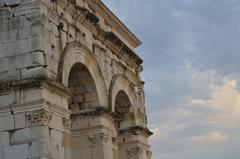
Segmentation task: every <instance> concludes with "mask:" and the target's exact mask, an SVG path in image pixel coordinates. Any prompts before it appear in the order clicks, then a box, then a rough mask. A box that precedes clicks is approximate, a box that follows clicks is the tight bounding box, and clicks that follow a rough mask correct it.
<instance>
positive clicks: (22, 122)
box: [15, 113, 26, 129]
mask: <svg viewBox="0 0 240 159" xmlns="http://www.w3.org/2000/svg"><path fill="white" fill-rule="evenodd" d="M25 127H26V115H25V113H18V114H15V129H22V128H25Z"/></svg>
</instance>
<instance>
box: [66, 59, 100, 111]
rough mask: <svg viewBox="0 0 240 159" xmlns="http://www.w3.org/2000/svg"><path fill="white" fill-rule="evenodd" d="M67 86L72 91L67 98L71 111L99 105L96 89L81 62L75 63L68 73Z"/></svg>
mask: <svg viewBox="0 0 240 159" xmlns="http://www.w3.org/2000/svg"><path fill="white" fill-rule="evenodd" d="M68 87H69V89H70V90H71V91H72V93H73V97H72V98H71V99H70V100H69V109H70V110H72V112H73V113H74V112H79V111H81V110H86V109H92V108H96V107H98V106H99V100H98V94H97V89H96V86H95V83H94V80H93V78H92V76H91V74H90V72H89V71H88V69H87V68H86V67H85V66H84V65H83V64H81V63H75V64H74V65H73V66H72V68H71V70H70V73H69V79H68Z"/></svg>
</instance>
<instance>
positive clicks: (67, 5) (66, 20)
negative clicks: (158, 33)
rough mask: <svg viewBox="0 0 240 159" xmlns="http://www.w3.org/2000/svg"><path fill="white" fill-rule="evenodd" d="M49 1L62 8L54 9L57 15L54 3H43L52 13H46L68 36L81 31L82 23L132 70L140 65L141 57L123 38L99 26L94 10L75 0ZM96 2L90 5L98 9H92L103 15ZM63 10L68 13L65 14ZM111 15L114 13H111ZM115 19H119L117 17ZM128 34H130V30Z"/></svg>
mask: <svg viewBox="0 0 240 159" xmlns="http://www.w3.org/2000/svg"><path fill="white" fill-rule="evenodd" d="M91 1H92V0H91ZM44 2H45V1H44ZM48 3H50V2H48ZM51 3H56V5H58V6H60V7H61V9H62V11H58V10H56V12H57V15H53V14H54V13H56V12H54V7H53V6H54V5H49V4H46V3H45V5H47V6H48V8H49V9H51V10H52V11H53V14H51V13H49V12H48V14H50V15H51V16H50V17H51V20H52V21H54V23H55V24H56V25H57V26H61V27H59V29H62V30H63V31H65V32H67V33H68V34H69V36H70V37H71V36H73V35H74V34H75V35H77V34H76V32H79V33H81V29H80V28H81V25H82V26H84V27H85V28H87V29H88V30H89V31H90V32H91V33H92V35H93V38H95V39H98V40H100V41H101V42H102V43H103V44H104V45H105V46H106V47H107V48H109V49H110V50H111V52H112V53H113V54H115V55H116V56H117V57H118V58H119V59H121V60H123V61H125V62H126V64H127V65H128V66H130V67H132V68H133V69H134V70H138V69H139V67H141V64H142V62H143V61H142V59H141V58H140V57H139V56H138V55H137V54H136V53H135V52H134V51H133V50H132V49H131V48H130V47H129V46H128V45H127V44H126V43H125V42H124V41H123V40H121V38H120V37H119V36H118V35H117V34H116V33H115V32H114V31H111V30H108V29H107V30H105V29H104V28H103V27H101V26H100V24H99V21H100V19H99V17H97V15H96V13H94V11H92V10H91V9H88V8H87V7H83V6H79V4H77V2H76V0H71V1H67V0H52V1H51ZM92 3H93V2H89V5H90V4H92ZM95 3H97V4H98V3H99V4H98V5H100V3H102V2H94V4H95ZM97 4H95V5H94V6H92V7H98V9H97V8H94V9H96V11H97V13H98V14H99V15H100V16H103V15H102V13H100V12H103V11H101V10H102V9H100V8H99V6H96V5H97ZM101 5H103V4H101ZM105 7H106V6H105ZM105 9H106V8H105ZM64 12H66V13H67V14H69V15H68V16H67V15H65V14H64ZM105 14H106V13H105ZM109 14H110V13H109ZM112 16H114V15H113V14H112ZM103 18H104V20H107V19H109V17H106V16H105V17H104V16H103ZM112 18H113V17H112ZM116 18H117V17H115V23H117V22H116ZM112 21H113V19H112ZM117 21H119V20H118V19H117ZM60 23H61V24H60ZM118 23H119V24H118V25H120V22H118ZM122 25H123V24H122ZM118 27H119V26H118ZM121 27H122V29H123V28H125V26H121ZM119 29H120V28H115V30H119ZM125 29H126V28H125ZM120 30H121V29H120ZM125 34H126V33H121V36H122V35H125ZM128 34H130V32H129V33H128ZM81 35H83V36H84V33H82V34H81ZM131 36H133V35H131ZM75 38H78V36H76V37H75ZM81 39H84V37H82V36H80V40H81ZM124 40H125V39H124ZM90 49H92V48H90Z"/></svg>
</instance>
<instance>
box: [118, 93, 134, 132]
mask: <svg viewBox="0 0 240 159" xmlns="http://www.w3.org/2000/svg"><path fill="white" fill-rule="evenodd" d="M131 107H132V104H131V101H130V99H129V97H128V95H127V94H126V93H125V92H124V91H123V90H120V91H119V92H118V93H117V95H116V99H115V113H116V114H117V115H118V116H119V120H118V121H117V122H116V125H117V128H118V129H123V128H126V127H131V126H133V125H135V116H134V113H133V112H131Z"/></svg>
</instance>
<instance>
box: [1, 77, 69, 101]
mask: <svg viewBox="0 0 240 159" xmlns="http://www.w3.org/2000/svg"><path fill="white" fill-rule="evenodd" d="M0 86H1V87H0V94H1V93H2V94H5V93H7V92H12V91H16V90H26V89H32V88H41V87H43V88H47V89H50V90H52V91H54V92H55V93H57V94H60V95H62V96H65V97H66V98H70V97H71V96H72V93H71V91H70V90H69V89H68V88H66V87H64V86H63V85H62V84H60V83H58V82H56V81H53V80H51V79H49V78H47V77H34V78H26V79H21V80H11V81H10V80H9V81H3V82H0Z"/></svg>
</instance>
